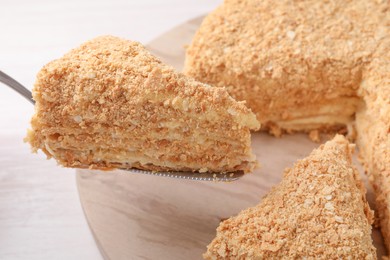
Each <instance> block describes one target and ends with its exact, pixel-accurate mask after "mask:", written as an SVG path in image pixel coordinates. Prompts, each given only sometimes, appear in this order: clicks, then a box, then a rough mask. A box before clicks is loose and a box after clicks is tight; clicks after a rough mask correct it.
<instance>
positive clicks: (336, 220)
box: [204, 136, 376, 259]
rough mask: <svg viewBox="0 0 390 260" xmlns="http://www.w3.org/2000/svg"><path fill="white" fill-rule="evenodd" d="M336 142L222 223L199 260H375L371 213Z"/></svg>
mask: <svg viewBox="0 0 390 260" xmlns="http://www.w3.org/2000/svg"><path fill="white" fill-rule="evenodd" d="M352 149H353V146H351V145H350V144H349V143H348V141H347V140H346V139H345V138H344V137H342V136H336V137H335V138H334V139H333V140H332V141H329V142H327V143H325V144H324V145H322V146H320V147H319V148H318V149H316V150H314V151H313V152H312V153H311V154H310V155H309V156H308V157H307V158H305V159H303V160H300V161H298V162H297V163H296V164H295V165H294V167H293V168H291V169H286V172H285V175H284V177H283V180H282V181H281V183H280V184H278V185H277V186H275V187H274V188H273V189H272V191H271V192H270V193H269V194H268V195H267V196H265V197H264V198H263V200H262V201H261V203H260V204H258V205H257V206H255V207H252V208H249V209H246V210H244V211H242V212H241V213H239V214H238V215H237V216H235V217H232V218H230V219H227V220H225V221H223V222H222V223H221V224H220V226H219V227H218V229H217V236H216V238H215V239H214V240H213V241H212V242H211V244H210V245H209V246H208V247H207V252H206V253H205V254H204V258H205V259H376V250H375V248H374V246H373V244H372V239H371V223H372V221H373V213H372V211H371V210H370V208H369V206H368V204H367V201H366V199H365V190H364V186H363V183H362V182H361V180H360V176H359V173H358V172H357V170H356V169H355V168H354V167H353V166H352V165H351V151H352Z"/></svg>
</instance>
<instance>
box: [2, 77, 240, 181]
mask: <svg viewBox="0 0 390 260" xmlns="http://www.w3.org/2000/svg"><path fill="white" fill-rule="evenodd" d="M0 82H2V83H4V84H5V85H7V86H8V87H10V88H12V89H13V90H15V91H16V92H18V93H19V94H20V95H22V96H23V97H25V98H26V99H27V100H28V101H30V102H31V103H32V104H33V105H35V101H34V99H33V98H32V94H31V91H30V90H28V89H27V88H25V87H24V86H23V85H22V84H20V83H19V82H17V81H16V80H14V79H13V78H11V77H10V76H8V75H7V74H5V73H4V72H2V71H1V70H0ZM121 170H125V171H128V172H131V173H139V174H148V175H154V176H161V177H171V178H176V179H187V180H196V181H222V182H231V181H236V180H238V179H239V178H241V177H242V176H243V175H244V172H243V171H236V172H228V173H213V172H205V173H197V172H174V171H171V172H154V171H145V170H140V169H121Z"/></svg>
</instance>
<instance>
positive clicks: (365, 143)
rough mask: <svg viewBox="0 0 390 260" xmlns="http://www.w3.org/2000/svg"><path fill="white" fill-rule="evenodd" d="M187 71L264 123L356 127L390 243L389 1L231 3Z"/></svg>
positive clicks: (284, 127) (205, 32)
mask: <svg viewBox="0 0 390 260" xmlns="http://www.w3.org/2000/svg"><path fill="white" fill-rule="evenodd" d="M185 73H186V74H187V75H189V76H192V77H194V78H195V79H197V80H201V81H202V82H205V83H209V84H212V85H215V86H220V87H222V86H223V87H226V88H227V89H228V91H229V93H230V94H231V95H232V96H233V97H234V98H236V99H237V100H245V101H247V105H248V106H249V107H250V108H251V109H252V111H254V113H255V114H256V116H257V119H258V120H259V121H260V122H261V124H262V128H263V129H264V130H268V131H270V132H271V133H273V134H275V135H280V134H281V133H282V132H283V131H286V132H293V131H307V132H308V131H311V130H327V129H338V128H346V127H347V128H348V129H349V130H350V131H351V132H353V131H354V130H353V129H356V135H355V137H356V142H357V144H358V148H359V150H360V156H361V159H362V162H363V164H364V166H365V168H366V171H367V172H368V174H369V178H370V180H371V183H372V184H373V187H374V189H375V192H376V203H377V208H378V213H379V217H380V223H381V229H382V233H383V235H384V237H385V242H386V246H387V248H388V249H390V133H389V132H390V2H389V1H385V0H384V1H380V0H379V1H377V0H375V1H374V0H354V1H351V0H349V1H317V0H307V1H290V0H280V1H271V0H262V1H260V0H226V1H224V3H223V4H222V5H221V6H220V7H218V8H217V9H216V10H215V11H214V12H212V13H211V14H210V15H209V16H207V17H206V18H205V19H204V21H203V23H202V25H201V27H200V29H199V30H198V32H197V33H196V35H195V37H194V39H193V42H192V43H191V45H190V46H189V47H188V49H187V56H186V63H185Z"/></svg>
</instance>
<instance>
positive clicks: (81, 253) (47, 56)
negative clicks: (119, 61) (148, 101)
mask: <svg viewBox="0 0 390 260" xmlns="http://www.w3.org/2000/svg"><path fill="white" fill-rule="evenodd" d="M221 2H222V1H221V0H185V1H179V0H143V1H135V0H127V1H123V0H122V1H120V0H116V1H108V0H95V1H91V0H88V1H87V0H81V1H80V0H77V1H76V0H68V1H48V0H36V1H27V0H12V1H11V0H1V1H0V7H1V10H2V14H1V16H0V28H1V33H0V70H1V71H3V72H5V73H7V74H9V75H10V76H12V77H13V78H15V79H16V80H18V81H19V82H20V83H22V84H23V85H24V86H26V87H27V88H29V89H31V88H32V86H33V84H34V81H35V75H36V73H37V72H38V71H39V70H40V68H41V67H42V66H43V65H45V64H46V63H47V62H49V61H51V60H53V59H56V58H59V57H61V56H62V55H63V54H64V53H65V52H67V51H68V50H70V49H71V48H74V47H76V46H78V45H79V44H81V43H82V42H84V41H86V40H88V39H91V38H93V37H95V36H98V35H106V34H111V35H115V36H120V37H123V38H127V39H131V40H137V41H140V42H141V43H143V44H147V43H148V42H149V41H151V40H152V39H154V38H156V37H157V36H158V35H160V34H162V33H164V32H165V31H167V30H169V29H171V28H172V27H175V26H177V25H179V24H181V23H183V22H185V21H187V20H190V19H192V18H195V17H197V16H200V15H203V14H206V13H208V12H210V11H211V10H213V9H214V8H215V7H216V6H218V5H219V4H220V3H221ZM32 113H33V106H32V105H31V104H30V103H29V102H27V101H26V100H24V99H23V98H22V97H20V96H19V95H18V94H16V93H15V92H13V91H12V90H10V89H9V88H8V87H6V86H4V85H2V84H0V259H102V258H101V256H100V254H99V251H98V249H97V247H96V245H95V242H94V240H93V238H92V235H91V233H90V230H89V228H88V225H87V223H86V221H85V219H84V215H83V212H82V209H81V206H80V203H79V198H78V194H77V188H76V184H75V176H74V170H72V169H64V168H60V167H58V166H56V163H55V161H53V160H50V161H47V160H45V156H43V155H42V154H39V155H33V154H31V152H30V147H29V145H27V144H25V143H23V138H24V136H25V135H26V129H27V128H28V127H29V120H30V117H31V115H32Z"/></svg>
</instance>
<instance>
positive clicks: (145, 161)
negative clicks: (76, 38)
mask: <svg viewBox="0 0 390 260" xmlns="http://www.w3.org/2000/svg"><path fill="white" fill-rule="evenodd" d="M33 98H34V100H35V101H36V104H35V114H34V116H33V118H32V120H31V130H29V132H28V136H27V138H26V140H27V141H28V142H29V143H30V144H31V146H32V148H33V150H34V151H37V150H38V149H40V150H42V151H43V152H44V153H45V154H46V155H47V156H48V157H49V158H50V157H53V158H55V159H56V160H57V161H58V163H59V164H61V165H63V166H66V167H77V168H99V169H112V168H139V169H146V170H153V171H167V170H169V171H194V172H206V171H209V172H232V171H244V172H250V171H251V170H252V169H253V168H254V166H255V165H256V161H255V156H254V155H253V154H252V151H251V147H250V130H256V129H258V128H259V127H260V126H259V122H258V121H257V120H256V117H255V115H254V114H253V113H252V112H251V111H250V109H248V108H247V107H246V106H245V105H244V103H243V102H236V101H235V100H234V99H233V98H232V97H230V96H229V94H228V92H227V91H226V90H225V89H223V88H212V87H210V86H209V85H206V84H203V83H200V82H197V81H195V80H193V79H191V78H188V77H186V76H184V75H182V74H180V73H176V72H175V71H174V70H173V69H172V68H171V67H169V66H167V65H164V64H163V63H162V62H161V61H160V60H159V59H157V58H156V57H154V56H152V55H151V54H150V53H149V52H148V51H147V50H146V49H145V48H144V47H143V46H142V45H141V44H139V43H136V42H132V41H128V40H123V39H119V38H116V37H112V36H103V37H98V38H96V39H93V40H91V41H88V42H86V43H85V44H83V45H81V46H80V47H78V48H76V49H73V50H71V51H70V52H69V53H67V54H66V55H64V56H63V57H62V58H60V59H58V60H54V61H52V62H50V63H49V64H47V65H46V66H44V67H43V68H42V70H41V71H40V72H39V73H38V76H37V80H36V83H35V86H34V89H33Z"/></svg>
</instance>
